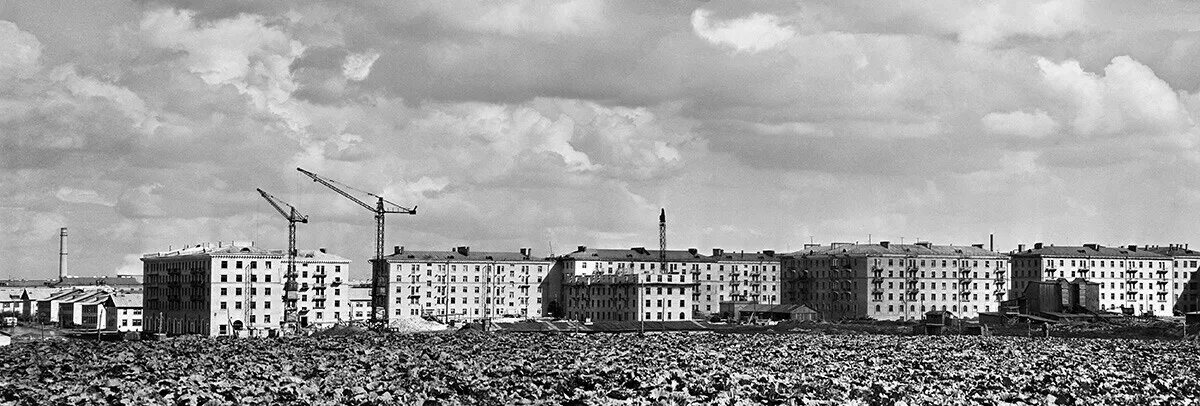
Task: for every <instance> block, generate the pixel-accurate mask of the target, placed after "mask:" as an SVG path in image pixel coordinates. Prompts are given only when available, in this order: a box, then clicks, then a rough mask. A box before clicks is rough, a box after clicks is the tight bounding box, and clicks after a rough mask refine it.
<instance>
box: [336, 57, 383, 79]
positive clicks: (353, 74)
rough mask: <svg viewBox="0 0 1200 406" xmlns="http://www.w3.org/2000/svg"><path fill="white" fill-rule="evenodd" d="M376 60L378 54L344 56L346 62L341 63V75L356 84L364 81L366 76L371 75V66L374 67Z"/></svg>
mask: <svg viewBox="0 0 1200 406" xmlns="http://www.w3.org/2000/svg"><path fill="white" fill-rule="evenodd" d="M377 59H379V53H378V52H367V53H361V54H350V55H346V61H345V62H342V75H345V76H346V79H349V80H353V81H356V82H357V81H361V80H363V79H366V78H367V75H370V74H371V65H374V64H375V60H377Z"/></svg>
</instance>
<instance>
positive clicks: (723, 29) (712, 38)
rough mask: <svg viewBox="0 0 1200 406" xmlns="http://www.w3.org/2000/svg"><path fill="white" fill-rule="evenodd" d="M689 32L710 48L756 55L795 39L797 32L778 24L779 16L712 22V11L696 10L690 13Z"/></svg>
mask: <svg viewBox="0 0 1200 406" xmlns="http://www.w3.org/2000/svg"><path fill="white" fill-rule="evenodd" d="M692 31H693V32H695V33H696V35H698V36H700V38H703V39H704V40H705V41H708V42H710V43H712V44H713V45H720V46H726V47H730V48H733V49H734V50H735V51H738V52H746V53H758V52H762V51H765V50H768V49H771V48H774V47H776V46H778V45H780V44H782V43H784V42H786V41H787V40H790V39H792V37H794V36H796V30H794V29H793V28H792V27H790V26H787V25H784V24H781V23H780V21H779V17H776V16H774V15H771V14H763V13H754V14H751V15H749V16H747V17H743V18H735V19H730V20H725V21H720V20H715V19H712V12H711V11H709V10H705V9H701V8H698V9H696V11H693V12H692Z"/></svg>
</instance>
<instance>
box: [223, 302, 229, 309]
mask: <svg viewBox="0 0 1200 406" xmlns="http://www.w3.org/2000/svg"><path fill="white" fill-rule="evenodd" d="M228 308H229V306H228V304H227V303H225V302H221V309H228Z"/></svg>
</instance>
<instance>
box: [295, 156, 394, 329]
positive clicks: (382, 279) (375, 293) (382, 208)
mask: <svg viewBox="0 0 1200 406" xmlns="http://www.w3.org/2000/svg"><path fill="white" fill-rule="evenodd" d="M296 170H297V171H300V173H303V174H305V175H307V176H308V177H310V178H312V180H313V181H314V182H317V183H320V184H322V185H325V187H327V188H330V189H333V191H334V192H337V193H338V194H340V195H342V197H345V198H347V199H350V201H352V202H355V203H358V205H359V206H362V207H363V208H365V209H367V210H370V211H371V212H372V213H375V260H374V261H373V262H374V265H373V266H372V267H371V324H373V325H375V326H383V327H386V326H388V309H387V306H388V302H387V276H388V269H387V264H385V263H383V217H384V215H385V214H409V215H415V214H417V206H413V207H412V208H411V209H409V208H406V207H403V206H400V205H398V204H396V203H392V202H390V201H387V200H386V199H384V198H383V196H380V195H377V194H374V193H371V192H366V191H363V190H359V189H356V188H354V187H352V186H350V185H347V184H344V183H341V182H338V181H336V180H333V179H329V178H326V177H323V176H321V175H317V174H315V173H312V172H309V171H306V170H304V169H301V168H296ZM338 186H341V187H338ZM343 189H350V190H353V191H356V192H359V193H362V194H365V195H368V196H371V197H374V198H376V199H377V200H376V202H375V205H374V206H372V205H370V204H368V203H366V202H364V201H362V200H361V199H359V198H357V197H354V195H351V194H350V193H349V192H347V191H345V190H343Z"/></svg>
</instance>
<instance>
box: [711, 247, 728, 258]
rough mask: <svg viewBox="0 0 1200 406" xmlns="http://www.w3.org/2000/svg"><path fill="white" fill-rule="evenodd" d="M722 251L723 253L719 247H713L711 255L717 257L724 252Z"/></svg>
mask: <svg viewBox="0 0 1200 406" xmlns="http://www.w3.org/2000/svg"><path fill="white" fill-rule="evenodd" d="M724 253H725V250H722V249H720V248H713V255H712V256H714V257H719V256H721V254H724Z"/></svg>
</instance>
